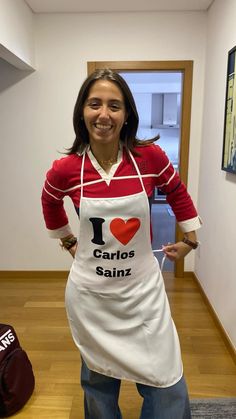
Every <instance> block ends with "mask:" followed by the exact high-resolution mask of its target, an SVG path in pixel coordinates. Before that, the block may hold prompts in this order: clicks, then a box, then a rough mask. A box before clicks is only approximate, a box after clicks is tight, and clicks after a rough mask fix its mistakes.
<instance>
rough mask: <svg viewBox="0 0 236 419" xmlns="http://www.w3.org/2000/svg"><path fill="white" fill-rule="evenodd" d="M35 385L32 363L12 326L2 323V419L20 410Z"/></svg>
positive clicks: (0, 389) (0, 403)
mask: <svg viewBox="0 0 236 419" xmlns="http://www.w3.org/2000/svg"><path fill="white" fill-rule="evenodd" d="M34 385H35V380H34V374H33V369H32V365H31V362H30V360H29V358H28V356H27V354H26V352H25V351H24V350H23V349H22V348H21V346H20V343H19V340H18V338H17V335H16V332H15V330H14V329H13V327H12V326H9V325H7V324H1V323H0V417H6V416H11V415H13V414H14V413H16V412H17V411H18V410H20V409H21V408H22V407H23V406H24V404H25V403H26V402H27V401H28V399H29V398H30V396H31V394H32V393H33V390H34Z"/></svg>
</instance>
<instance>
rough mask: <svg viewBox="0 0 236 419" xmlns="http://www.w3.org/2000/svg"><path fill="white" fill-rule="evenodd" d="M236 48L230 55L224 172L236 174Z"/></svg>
mask: <svg viewBox="0 0 236 419" xmlns="http://www.w3.org/2000/svg"><path fill="white" fill-rule="evenodd" d="M235 72H236V47H234V48H232V49H231V50H230V51H229V53H228V66H227V79H226V97H225V121H224V142H223V153H222V166H221V168H222V170H225V171H226V172H230V173H235V174H236V76H235Z"/></svg>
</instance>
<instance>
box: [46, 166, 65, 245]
mask: <svg viewBox="0 0 236 419" xmlns="http://www.w3.org/2000/svg"><path fill="white" fill-rule="evenodd" d="M65 189H66V177H65V176H63V173H61V170H60V160H56V161H55V162H54V163H53V166H52V168H51V169H50V170H49V171H48V172H47V175H46V180H45V183H44V187H43V191H42V197H41V201H42V209H43V216H44V220H45V224H46V227H47V230H48V234H49V236H50V237H52V238H61V237H66V236H68V235H70V234H72V231H71V228H70V225H69V223H68V217H67V214H66V211H65V209H64V201H63V199H64V197H65V196H66V193H65V192H63V191H64V190H65Z"/></svg>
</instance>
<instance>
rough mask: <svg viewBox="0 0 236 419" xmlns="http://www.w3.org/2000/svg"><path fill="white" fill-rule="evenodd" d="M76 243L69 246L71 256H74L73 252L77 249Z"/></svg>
mask: <svg viewBox="0 0 236 419" xmlns="http://www.w3.org/2000/svg"><path fill="white" fill-rule="evenodd" d="M77 246H78V243H76V244H75V245H74V246H73V247H71V248H70V249H69V250H68V252H69V253H70V254H71V256H72V257H73V258H74V257H75V252H76V249H77Z"/></svg>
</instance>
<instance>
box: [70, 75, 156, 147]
mask: <svg viewBox="0 0 236 419" xmlns="http://www.w3.org/2000/svg"><path fill="white" fill-rule="evenodd" d="M98 80H108V81H110V82H112V83H115V84H116V85H117V86H118V88H119V89H120V90H121V92H122V94H123V97H124V102H125V109H126V112H127V115H128V118H127V120H126V122H127V124H124V125H123V127H122V129H121V132H120V139H121V141H122V142H123V143H124V145H125V146H126V148H128V149H129V150H131V151H133V149H134V147H135V146H136V145H140V144H142V145H144V144H151V143H153V142H154V141H156V140H158V138H160V137H159V135H158V136H156V137H154V138H152V139H150V140H146V141H140V140H138V139H137V137H136V134H137V129H138V123H139V117H138V112H137V108H136V105H135V101H134V98H133V95H132V93H131V91H130V88H129V86H128V84H127V83H126V81H125V80H124V79H123V78H122V77H121V76H120V75H119V74H118V73H116V72H115V71H113V70H110V69H108V68H105V69H100V70H96V71H94V73H92V74H91V75H90V76H88V77H87V79H86V80H85V81H84V83H83V84H82V86H81V88H80V91H79V94H78V97H77V100H76V103H75V107H74V114H73V125H74V131H75V140H74V143H73V145H72V147H71V148H69V149H68V153H67V154H74V153H77V152H82V151H83V150H84V148H85V146H86V145H87V144H89V136H88V131H87V128H86V126H85V123H84V120H83V110H84V104H85V101H86V99H87V97H88V95H89V90H90V89H91V87H92V85H93V84H94V83H95V82H96V81H98Z"/></svg>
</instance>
